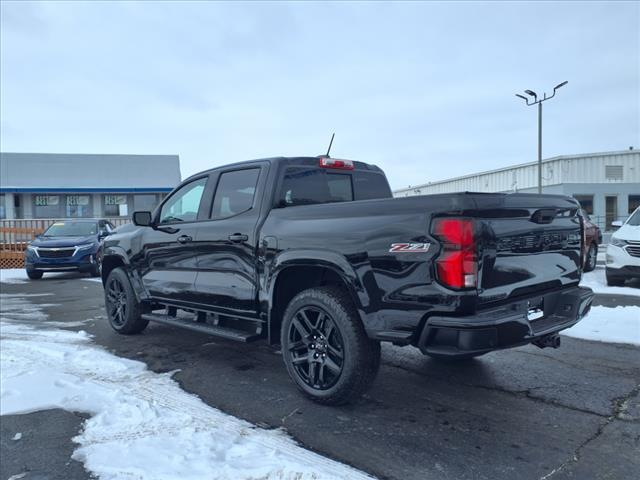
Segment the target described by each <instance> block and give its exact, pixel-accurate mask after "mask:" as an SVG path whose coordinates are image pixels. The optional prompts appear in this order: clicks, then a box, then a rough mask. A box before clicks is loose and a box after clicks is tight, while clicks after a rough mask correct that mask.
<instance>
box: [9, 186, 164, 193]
mask: <svg viewBox="0 0 640 480" xmlns="http://www.w3.org/2000/svg"><path fill="white" fill-rule="evenodd" d="M171 190H173V188H171V187H156V188H46V187H44V188H11V187H8V188H4V187H2V188H0V193H166V192H170V191H171Z"/></svg>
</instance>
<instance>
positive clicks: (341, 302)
mask: <svg viewBox="0 0 640 480" xmlns="http://www.w3.org/2000/svg"><path fill="white" fill-rule="evenodd" d="M280 337H281V346H282V357H283V359H284V363H285V366H286V367H287V372H288V373H289V376H290V377H291V379H292V380H293V381H294V382H295V384H296V386H297V387H298V388H299V389H300V390H301V391H302V392H303V393H304V394H305V395H307V396H308V397H309V398H311V399H312V400H314V401H316V402H318V403H321V404H324V405H342V404H345V403H349V402H352V401H354V400H356V399H357V398H359V397H360V396H361V395H362V394H363V393H364V392H365V390H366V389H367V388H368V387H369V385H370V384H371V382H373V380H374V378H375V377H376V374H377V373H378V369H379V368H380V342H377V341H375V340H371V339H369V337H367V334H366V332H365V330H364V327H363V325H362V322H361V321H360V317H359V316H358V313H357V311H356V309H355V307H354V305H353V302H352V301H351V298H350V297H349V295H348V294H346V293H345V292H343V291H341V290H340V288H338V287H333V286H326V287H317V288H310V289H308V290H304V291H303V292H301V293H299V294H298V295H296V296H295V297H294V298H293V300H291V302H290V303H289V305H288V306H287V309H286V311H285V313H284V318H283V322H282V330H281V334H280Z"/></svg>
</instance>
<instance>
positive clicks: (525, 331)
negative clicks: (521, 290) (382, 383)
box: [417, 287, 593, 357]
mask: <svg viewBox="0 0 640 480" xmlns="http://www.w3.org/2000/svg"><path fill="white" fill-rule="evenodd" d="M592 301H593V292H592V291H591V289H589V288H584V287H570V288H568V289H564V290H561V291H557V292H551V293H547V294H543V295H538V296H531V297H527V298H523V299H520V300H518V301H515V302H512V303H509V304H507V305H502V306H500V307H496V308H491V309H487V310H483V311H480V312H478V313H476V314H475V315H471V316H465V317H445V316H431V317H429V319H428V320H427V322H426V324H425V326H424V328H423V330H422V333H421V335H420V337H419V340H418V345H417V346H418V348H420V350H421V351H422V353H424V354H428V355H437V356H443V357H445V356H447V357H466V356H473V355H479V354H482V353H486V352H490V351H492V350H499V349H503V348H511V347H516V346H519V345H525V344H527V343H530V342H532V341H534V340H536V339H539V338H541V337H545V336H547V335H552V334H555V333H557V332H559V331H560V330H564V329H565V328H569V327H571V326H572V325H574V324H576V323H577V322H578V321H579V320H580V319H581V318H583V317H584V316H585V315H586V314H587V313H588V312H589V309H590V308H591V302H592Z"/></svg>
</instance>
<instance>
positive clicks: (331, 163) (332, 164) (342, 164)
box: [320, 157, 355, 170]
mask: <svg viewBox="0 0 640 480" xmlns="http://www.w3.org/2000/svg"><path fill="white" fill-rule="evenodd" d="M320 166H321V167H322V168H337V169H339V170H353V169H354V168H355V167H354V165H353V162H352V161H351V160H338V159H337V158H329V157H322V158H321V159H320Z"/></svg>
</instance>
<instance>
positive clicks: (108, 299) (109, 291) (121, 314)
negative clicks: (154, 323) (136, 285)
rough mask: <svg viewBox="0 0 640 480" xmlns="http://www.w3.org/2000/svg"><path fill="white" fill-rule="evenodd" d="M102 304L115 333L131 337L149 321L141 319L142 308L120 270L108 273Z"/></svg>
mask: <svg viewBox="0 0 640 480" xmlns="http://www.w3.org/2000/svg"><path fill="white" fill-rule="evenodd" d="M104 304H105V306H106V308H107V317H108V318H109V323H110V324H111V327H112V328H113V329H114V330H115V331H116V332H118V333H122V334H124V335H133V334H136V333H140V332H142V331H143V330H144V329H145V328H147V325H148V324H149V321H148V320H143V319H142V318H141V314H142V306H141V305H140V303H139V302H138V299H137V298H136V295H135V292H134V291H133V287H132V286H131V282H130V281H129V276H128V275H127V274H126V272H125V271H124V270H123V269H122V268H114V269H113V270H112V271H111V273H109V277H108V278H107V282H106V283H105V286H104Z"/></svg>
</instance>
